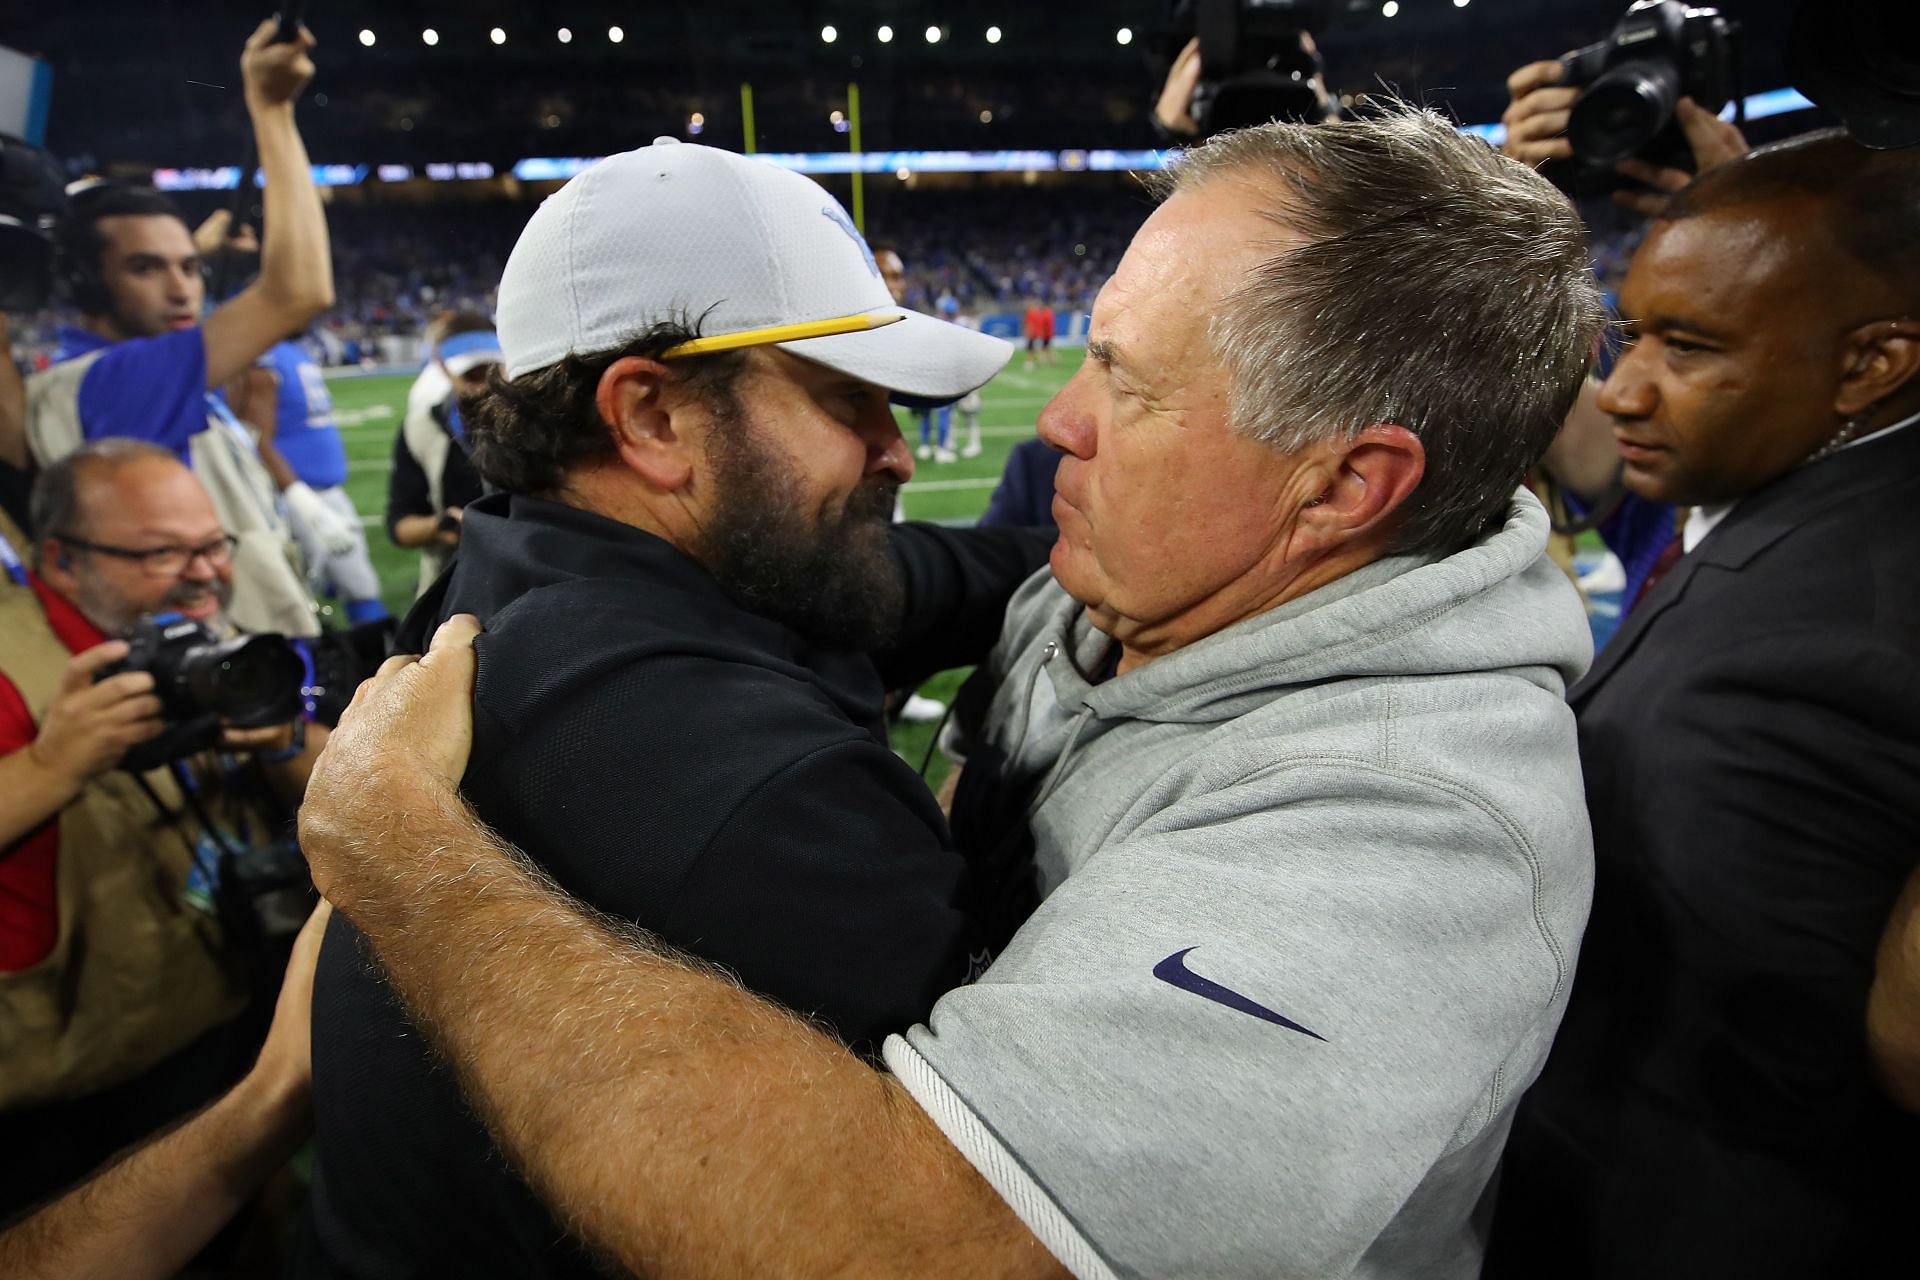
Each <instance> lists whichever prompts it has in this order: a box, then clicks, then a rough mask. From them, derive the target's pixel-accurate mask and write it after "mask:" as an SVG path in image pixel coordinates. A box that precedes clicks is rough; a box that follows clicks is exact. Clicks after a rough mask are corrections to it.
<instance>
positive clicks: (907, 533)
mask: <svg viewBox="0 0 1920 1280" xmlns="http://www.w3.org/2000/svg"><path fill="white" fill-rule="evenodd" d="M1050 541H1051V537H1050V535H1048V534H1041V533H1036V532H1034V531H1028V530H978V531H974V530H969V531H957V530H946V529H938V528H933V527H929V526H900V527H897V528H896V530H895V533H894V551H895V555H896V558H897V559H898V560H899V562H900V563H901V564H902V566H903V567H904V569H905V571H906V578H907V582H908V586H909V589H908V601H909V604H908V609H909V613H908V617H909V619H910V623H909V625H908V626H907V627H906V628H905V630H904V632H903V639H902V643H901V644H900V645H899V646H898V647H897V648H896V650H895V652H894V653H892V654H889V655H881V656H879V657H878V658H869V657H867V656H865V655H861V654H855V653H848V652H823V651H819V650H815V649H812V648H810V647H809V646H808V645H807V643H806V642H805V641H803V640H802V639H801V638H800V637H799V636H798V635H796V634H795V633H793V632H792V631H789V630H788V629H786V628H785V627H783V626H781V625H779V624H777V623H774V622H771V621H768V620H767V619H765V618H762V617H759V616H758V615H755V614H752V613H748V612H746V611H745V610H744V609H742V608H741V607H740V606H739V605H738V604H736V603H735V602H734V601H733V599H732V598H731V597H730V596H728V594H727V593H726V592H725V591H724V590H723V589H721V587H720V586H719V585H718V584H717V583H716V582H715V581H714V580H713V578H712V577H711V576H709V575H708V574H707V572H706V571H705V570H704V569H703V568H701V566H700V565H699V564H698V563H696V562H695V561H693V560H692V559H690V558H689V557H687V556H686V555H684V554H682V553H681V552H679V551H677V550H676V549H674V548H673V547H672V546H670V545H669V544H667V543H666V542H663V541H661V540H660V539H658V538H655V537H653V536H651V535H649V534H646V533H643V532H641V531H639V530H637V529H634V528H631V527H629V526H626V525H623V524H619V523H616V522H614V521H610V520H606V519H603V518H601V517H599V516H595V515H591V514H589V513H586V512H583V511H579V510H576V509H573V508H570V507H566V506H561V505H558V504H555V503H551V502H544V501H540V500H536V499H529V498H524V497H515V498H509V497H507V496H506V495H495V496H492V497H488V498H485V499H482V500H481V501H479V502H477V503H475V504H474V505H473V506H472V507H470V508H469V509H468V511H467V515H466V519H465V522H464V525H463V528H462V536H461V548H460V554H459V557H458V559H457V561H456V564H455V566H454V568H453V570H452V571H451V573H450V574H449V575H448V576H446V577H444V578H443V579H442V580H441V581H440V582H439V583H437V584H436V585H435V587H434V589H433V590H432V591H431V592H430V593H429V595H428V596H427V597H426V598H425V599H423V600H422V601H421V602H420V604H419V605H418V606H417V607H416V609H415V610H414V612H413V614H412V615H411V616H409V618H408V619H407V622H406V623H405V624H404V625H403V628H402V635H401V645H402V647H403V648H405V647H417V646H418V645H419V644H420V643H422V642H423V641H424V639H425V637H426V636H427V635H429V634H430V632H431V629H432V627H434V626H436V625H437V624H438V623H439V622H440V621H441V620H442V619H444V618H445V617H447V616H449V615H450V614H453V613H457V612H467V613H473V614H476V615H478V616H479V618H480V619H481V621H482V622H483V623H484V624H485V625H486V628H487V631H486V634H485V635H483V636H482V637H480V639H479V641H478V643H477V650H478V656H479V669H478V675H477V679H476V684H475V689H474V707H475V728H474V748H473V754H472V758H471V762H470V764H469V767H468V771H467V775H466V778H465V779H464V781H463V784H462V789H463V791H464V792H465V794H466V795H467V797H468V799H469V801H470V802H471V803H472V804H473V806H474V808H475V809H476V810H477V811H478V813H479V815H480V816H481V817H482V818H483V819H484V820H485V821H487V822H488V823H489V824H490V825H492V826H493V827H494V828H495V829H496V830H498V831H499V832H501V833H502V834H503V835H504V836H505V837H506V838H507V839H509V840H511V841H512V842H513V843H514V844H516V845H518V846H519V847H520V848H521V849H524V850H525V851H526V852H527V853H528V854H529V855H531V856H532V857H533V858H535V859H536V860H537V861H539V862H540V863H541V864H543V865H544V866H545V867H546V868H547V869H548V870H549V871H550V872H552V874H553V875H554V877H555V878H556V879H557V880H558V881H559V882H560V883H561V884H562V885H563V886H565V887H566V888H567V889H568V890H569V891H571V892H572V893H574V894H575V895H577V896H579V897H580V898H582V899H583V900H585V901H586V902H589V903H591V904H592V905H594V906H596V907H599V908H600V909H602V910H604V911H607V912H610V913H612V914H614V915H617V916H621V917H623V918H625V919H628V920H632V921H633V922H635V923H636V924H638V925H640V926H641V927H643V928H645V929H647V930H649V931H651V932H652V933H654V934H656V935H658V936H659V937H661V938H662V939H664V940H665V941H666V942H668V943H670V944H673V945H675V946H678V947H682V948H684V949H686V950H688V951H691V952H694V953H696V954H698V955H700V956H703V957H705V958H706V959H708V960H712V961H716V962H718V963H720V964H723V965H725V966H727V967H728V968H729V969H731V970H733V971H734V972H735V973H737V974H738V975H739V976H740V978H741V979H742V980H743V981H744V982H745V983H746V984H747V985H748V986H750V987H752V988H754V989H755V990H757V991H760V992H762V993H764V994H766V995H769V996H771V997H773V998H774V999H776V1000H779V1001H781V1002H782V1003H784V1004H786V1005H787V1006H789V1007H791V1008H794V1009H796V1010H800V1011H802V1012H804V1013H807V1014H810V1015H814V1016H817V1017H819V1018H822V1019H824V1020H825V1021H826V1022H827V1023H828V1024H829V1025H830V1026H831V1027H832V1028H833V1029H834V1030H835V1031H837V1032H838V1034H839V1035H840V1036H841V1037H842V1038H843V1039H844V1040H845V1041H846V1042H848V1043H849V1044H850V1045H852V1046H854V1047H855V1048H856V1049H858V1050H860V1051H862V1052H867V1053H871V1052H873V1051H874V1050H875V1049H876V1048H877V1046H878V1043H879V1041H880V1039H881V1037H883V1036H884V1035H885V1034H886V1033H888V1032H890V1031H897V1030H901V1029H904V1028H905V1027H907V1026H909V1025H910V1024H912V1023H914V1022H916V1021H919V1020H920V1019H922V1018H924V1017H925V1015H926V1013H927V1011H928V1010H929V1009H930V1008H931V1007H932V1004H933V1001H934V999H935V998H936V997H937V996H939V995H940V994H941V993H942V992H944V991H946V990H947V989H949V988H951V987H953V986H956V985H958V984H959V983H961V982H962V981H963V980H964V979H965V977H966V974H967V966H968V957H969V953H970V952H971V951H974V950H977V949H978V948H980V947H982V946H986V947H990V948H991V947H996V946H997V945H998V944H999V942H1000V941H1002V939H1000V938H998V937H992V936H988V932H989V931H988V930H987V929H986V928H985V926H982V925H977V924H976V923H975V920H976V919H977V918H979V916H980V913H977V912H975V911H974V910H973V909H972V905H971V904H973V903H974V902H975V901H976V898H977V897H979V896H980V895H981V894H982V892H983V891H982V890H981V888H980V886H978V885H976V884H974V883H972V882H971V881H970V880H969V876H968V868H967V866H966V864H965V863H964V861H963V860H962V858H961V857H960V855H959V854H957V853H956V852H955V851H954V848H953V843H952V838H951V836H950V835H949V833H948V830H947V826H946V823H945V822H944V820H943V819H942V818H941V816H940V812H939V809H938V808H937V807H936V805H935V804H934V801H933V798H932V796H931V795H930V794H929V793H928V791H927V789H926V787H925V785H924V784H923V783H922V782H921V780H920V779H919V777H918V776H916V774H915V773H914V771H913V770H912V769H911V768H910V767H909V766H908V765H906V764H905V763H904V762H902V761H901V760H900V759H899V758H898V757H897V756H895V755H894V753H893V752H892V751H891V750H890V749H889V747H888V745H887V738H886V731H885V724H884V721H883V718H882V709H881V699H882V691H883V690H884V689H885V688H888V687H898V686H902V685H905V686H911V685H913V684H917V683H918V682H919V680H920V679H922V678H924V677H925V676H926V675H927V674H930V673H932V672H933V671H937V670H940V669H943V668H945V667H949V666H955V665H960V664H963V663H966V662H972V661H977V660H978V659H979V658H981V657H983V656H984V654H985V652H986V650H987V649H988V648H989V647H990V646H991V644H992V642H993V640H994V639H995V638H996V637H997V636H998V633H999V629H1000V622H1001V617H1002V615H1003V613H1004V611H1005V606H1006V601H1007V598H1008V597H1009V596H1010V595H1011V594H1012V592H1013V590H1014V589H1015V587H1017V586H1018V584H1019V583H1020V581H1021V580H1023V579H1024V578H1025V577H1026V576H1027V575H1028V574H1029V573H1030V572H1031V571H1032V570H1033V569H1034V568H1036V567H1038V565H1039V564H1040V563H1041V562H1042V561H1043V560H1044V557H1045V554H1046V548H1047V546H1048V544H1049V542H1050ZM313 1015H314V1045H313V1056H314V1095H315V1111H316V1118H317V1156H318V1158H317V1160H316V1167H315V1178H314V1195H315V1202H314V1207H315V1219H314V1224H315V1235H316V1237H317V1244H318V1248H319V1252H320V1254H321V1255H322V1256H321V1257H320V1258H317V1259H309V1260H308V1261H309V1264H310V1266H311V1268H312V1269H313V1270H314V1272H315V1273H317V1274H344V1275H366V1276H376V1275H377V1276H409V1275H427V1274H446V1275H462V1276H472V1275H503V1276H505V1275H511V1276H529V1275H565V1274H597V1273H596V1272H594V1271H593V1270H592V1268H591V1267H590V1265H589V1264H588V1262H587V1260H586V1258H585V1256H584V1254H583V1253H581V1252H580V1251H578V1250H577V1249H575V1248H574V1247H573V1246H571V1245H570V1244H568V1243H567V1242H566V1239H565V1237H564V1235H563V1233H562V1232H561V1230H560V1229H559V1228H558V1227H557V1226H556V1225H555V1223H554V1222H553V1220H552V1218H551V1217H550V1216H549V1215H548V1214H547V1213H546V1212H545V1210H544V1209H542V1208H541V1207H540V1206H539V1205H538V1204H537V1203H536V1202H535V1201H534V1199H533V1197H532V1195H531V1193H530V1192H528V1191H527V1189H526V1188H525V1186H524V1185H523V1184H522V1183H521V1182H520V1181H519V1180H518V1179H517V1178H516V1177H514V1176H513V1175H511V1174H510V1173H509V1172H508V1171H507V1168H506V1165H505V1162H504V1160H503V1159H502V1158H501V1157H500V1155H499V1154H498V1153H497V1152H495V1151H494V1150H493V1149H492V1147H491V1144H490V1143H489V1141H488V1139H487V1137H486V1135H485V1133H484V1131H483V1130H482V1129H481V1127H480V1126H479V1124H478V1123H477V1122H476V1121H475V1120H474V1119H473V1118H472V1116H471V1114H470V1113H469V1112H468V1110H467V1108H466V1107H465V1105H464V1104H463V1102H462V1101H461V1099H460V1096H459V1093H458V1091H457V1089H456V1087H455V1084H454V1080H453V1077H452V1075H451V1073H450V1072H448V1071H446V1070H445V1069H443V1068H442V1067H440V1066H439V1065H438V1064H437V1063H436V1062H435V1060H434V1058H433V1055H432V1052H431V1050H430V1049H429V1048H428V1046H427V1045H426V1042H425V1041H424V1039H423V1038H422V1037H421V1036H420V1035H419V1033H418V1032H416V1031H415V1030H414V1029H413V1028H412V1027H410V1026H409V1025H408V1023H407V1021H406V1020H405V1018H404V1016H403V1015H402V1013H401V1011H400V1007H399V1004H398V1002H397V1000H396V999H395V997H394V995H393V993H392V991H391V990H390V989H389V988H388V987H387V986H386V985H385V984H384V982H383V981H382V980H381V979H380V977H379V975H378V973H377V972H376V970H375V969H374V967H373V966H372V965H370V964H369V963H368V962H367V960H366V959H365V957H364V954H363V948H362V946H361V945H360V940H359V938H358V935H357V934H356V933H355V931H354V930H353V928H352V926H351V925H349V924H348V923H347V922H346V921H345V920H344V919H342V918H339V917H336V918H335V921H334V924H333V927H332V929H331V930H330V931H329V933H328V936H327V940H326V945H325V947H324V949H323V952H322V955H321V961H320V970H319V975H318V978H317V981H316V984H315V990H314V1011H313Z"/></svg>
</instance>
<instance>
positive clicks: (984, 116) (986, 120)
mask: <svg viewBox="0 0 1920 1280" xmlns="http://www.w3.org/2000/svg"><path fill="white" fill-rule="evenodd" d="M980 123H981V124H992V123H993V112H991V111H982V112H981V113H980Z"/></svg>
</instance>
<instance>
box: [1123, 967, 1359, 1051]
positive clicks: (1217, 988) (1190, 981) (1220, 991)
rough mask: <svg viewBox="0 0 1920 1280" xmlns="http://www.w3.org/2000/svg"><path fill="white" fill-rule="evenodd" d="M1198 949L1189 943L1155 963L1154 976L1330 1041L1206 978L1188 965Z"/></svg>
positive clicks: (1290, 1029) (1226, 1004) (1324, 1041)
mask: <svg viewBox="0 0 1920 1280" xmlns="http://www.w3.org/2000/svg"><path fill="white" fill-rule="evenodd" d="M1196 949H1197V948H1194V947H1188V948H1187V949H1186V950H1185V951H1176V952H1174V953H1173V954H1172V955H1170V956H1168V957H1167V958H1166V959H1165V960H1162V961H1161V962H1160V963H1159V964H1157V965H1155V966H1153V976H1154V977H1156V978H1158V979H1160V981H1162V982H1164V983H1167V984H1168V985H1170V986H1175V987H1178V988H1180V989H1181V990H1182V991H1191V992H1192V993H1193V994H1194V995H1197V996H1199V997H1201V998H1202V999H1205V1000H1211V1001H1213V1002H1214V1003H1215V1004H1223V1005H1225V1006H1227V1008H1229V1009H1235V1010H1238V1011H1239V1012H1241V1013H1250V1014H1252V1015H1253V1016H1254V1017H1256V1018H1260V1019H1263V1020H1265V1021H1267V1022H1271V1023H1273V1025H1275V1026H1276V1027H1285V1028H1286V1029H1287V1030H1289V1031H1298V1032H1299V1033H1300V1034H1301V1035H1303V1036H1312V1037H1313V1038H1314V1039H1315V1040H1318V1041H1319V1042H1320V1043H1322V1044H1325V1043H1326V1042H1327V1038H1326V1037H1325V1036H1323V1035H1321V1034H1320V1033H1319V1032H1318V1031H1312V1030H1309V1029H1308V1028H1306V1027H1303V1026H1301V1025H1300V1024H1299V1023H1297V1022H1295V1021H1294V1020H1293V1019H1292V1018H1289V1017H1286V1016H1285V1015H1283V1014H1278V1013H1275V1012H1274V1011H1273V1010H1271V1009H1269V1008H1267V1006H1265V1005H1263V1004H1261V1003H1259V1002H1258V1001H1256V1000H1249V999H1247V998H1246V997H1245V996H1243V995H1241V994H1240V993H1239V992H1238V991H1235V990H1233V989H1232V988H1230V987H1223V986H1221V985H1220V984H1219V983H1217V982H1214V981H1212V980H1211V979H1208V978H1203V977H1201V976H1200V975H1199V974H1197V973H1195V972H1194V971H1193V970H1191V969H1189V968H1187V955H1188V953H1190V952H1192V951H1194V950H1196Z"/></svg>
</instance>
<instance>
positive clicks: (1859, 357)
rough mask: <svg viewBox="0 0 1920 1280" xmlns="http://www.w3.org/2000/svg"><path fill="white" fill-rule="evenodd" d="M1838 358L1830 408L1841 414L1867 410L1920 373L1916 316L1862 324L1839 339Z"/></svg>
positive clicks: (1848, 415)
mask: <svg viewBox="0 0 1920 1280" xmlns="http://www.w3.org/2000/svg"><path fill="white" fill-rule="evenodd" d="M1840 359H1841V369H1840V387H1839V390H1838V391H1836V392H1835V393H1834V399H1833V411H1834V412H1835V413H1837V414H1839V415H1840V416H1841V417H1843V418H1853V417H1857V416H1859V415H1860V414H1863V413H1868V412H1871V411H1872V409H1873V407H1874V406H1875V405H1877V404H1879V403H1880V402H1881V401H1883V400H1885V399H1887V398H1888V397H1889V396H1892V395H1894V394H1895V393H1897V392H1898V391H1899V390H1900V388H1902V387H1904V386H1906V385H1907V384H1908V383H1909V382H1910V381H1912V379H1913V377H1914V375H1915V374H1916V373H1920V320H1914V319H1911V318H1909V317H1907V316H1901V317H1900V318H1898V319H1896V320H1876V321H1874V322H1873V323H1872V324H1863V325H1861V326H1860V327H1859V328H1858V329H1855V330H1853V331H1852V332H1851V333H1849V334H1847V335H1846V337H1845V338H1843V339H1842V340H1841V347H1840Z"/></svg>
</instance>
